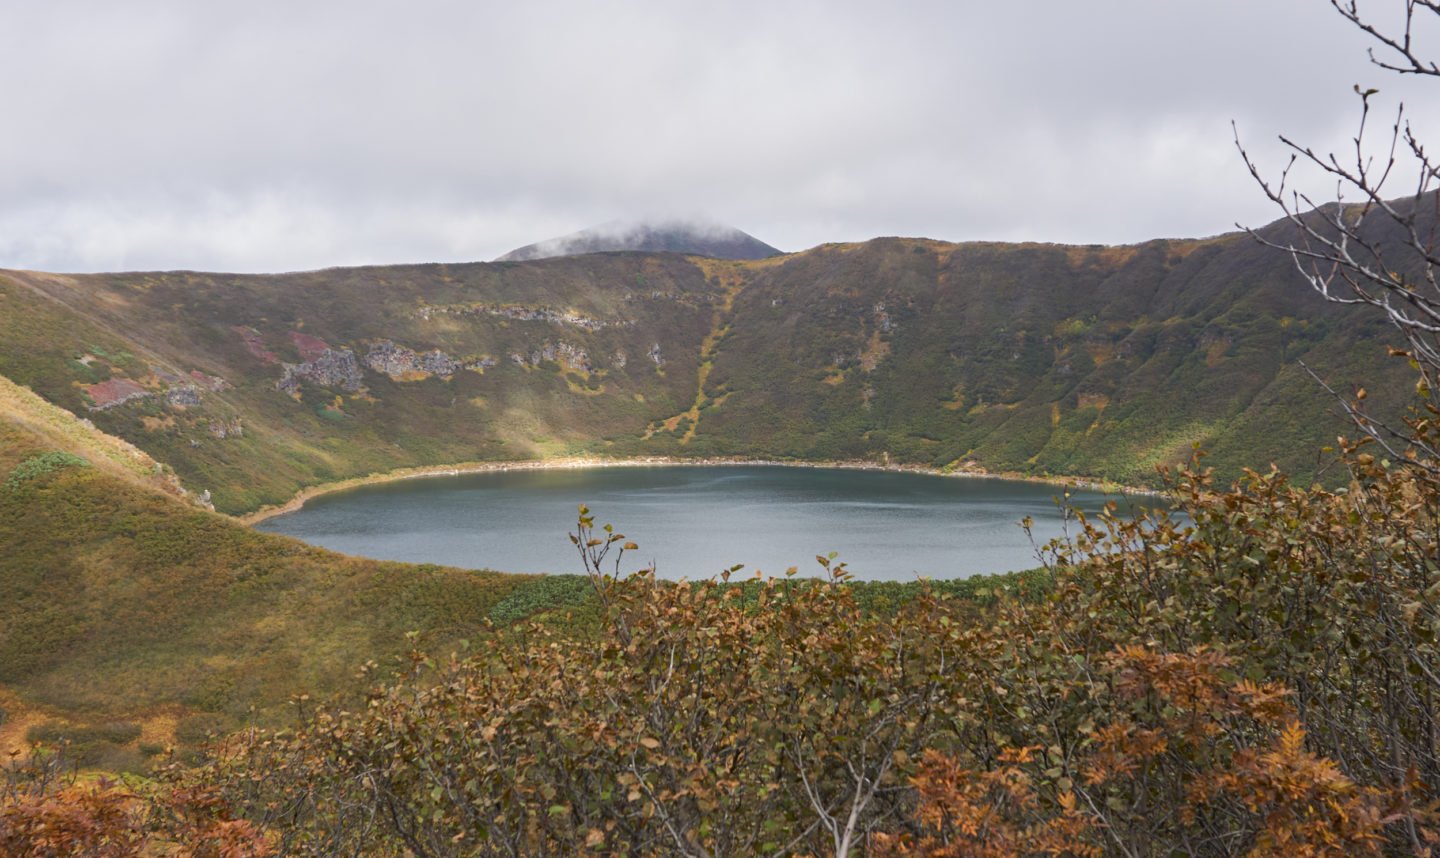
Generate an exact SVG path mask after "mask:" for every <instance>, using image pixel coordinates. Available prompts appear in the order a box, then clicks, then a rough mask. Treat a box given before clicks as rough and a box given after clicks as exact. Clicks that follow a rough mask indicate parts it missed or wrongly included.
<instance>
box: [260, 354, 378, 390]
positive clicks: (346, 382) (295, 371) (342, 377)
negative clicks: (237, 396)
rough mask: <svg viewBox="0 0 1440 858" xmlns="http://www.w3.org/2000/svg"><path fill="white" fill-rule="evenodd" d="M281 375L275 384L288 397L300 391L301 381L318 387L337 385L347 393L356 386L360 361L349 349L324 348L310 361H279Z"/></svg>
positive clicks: (359, 383) (359, 377) (355, 388)
mask: <svg viewBox="0 0 1440 858" xmlns="http://www.w3.org/2000/svg"><path fill="white" fill-rule="evenodd" d="M281 367H282V370H283V372H282V374H281V376H280V380H279V381H277V382H276V383H275V386H276V387H277V388H279V389H280V390H283V391H285V392H286V393H288V394H291V395H292V396H293V395H295V394H298V393H299V392H300V384H301V383H302V382H307V381H308V382H310V383H311V384H318V385H320V386H321V387H338V388H340V389H341V390H344V391H346V392H349V393H354V392H356V391H358V390H359V389H360V385H361V382H362V380H363V379H362V376H361V373H360V361H358V360H356V359H355V353H354V352H352V351H350V350H349V349H325V350H324V351H323V352H321V353H320V354H319V355H318V356H317V357H316V358H315V359H314V360H310V361H306V362H305V363H300V364H294V363H285V364H281Z"/></svg>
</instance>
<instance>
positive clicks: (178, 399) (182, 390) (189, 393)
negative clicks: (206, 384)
mask: <svg viewBox="0 0 1440 858" xmlns="http://www.w3.org/2000/svg"><path fill="white" fill-rule="evenodd" d="M165 402H166V404H167V405H174V406H177V407H180V408H189V407H192V406H196V405H199V404H200V388H198V387H196V386H195V385H193V384H190V383H188V382H187V383H185V384H177V385H175V386H174V387H171V388H170V389H168V390H166V391H165Z"/></svg>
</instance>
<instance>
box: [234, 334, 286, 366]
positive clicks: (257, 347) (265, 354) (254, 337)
mask: <svg viewBox="0 0 1440 858" xmlns="http://www.w3.org/2000/svg"><path fill="white" fill-rule="evenodd" d="M235 333H237V334H239V335H240V339H242V340H244V341H245V348H247V349H249V350H250V354H252V355H254V356H255V357H257V358H260V359H261V360H263V361H265V362H266V363H279V362H280V358H279V357H277V356H276V355H275V353H274V352H272V351H270V350H269V349H267V348H265V341H264V340H262V339H260V332H259V331H257V330H255V329H254V328H242V327H240V326H238V325H237V326H236V327H235Z"/></svg>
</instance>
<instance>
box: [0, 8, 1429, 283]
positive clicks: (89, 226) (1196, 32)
mask: <svg viewBox="0 0 1440 858" xmlns="http://www.w3.org/2000/svg"><path fill="white" fill-rule="evenodd" d="M1390 5H1393V4H1390ZM1377 8H1379V7H1378V4H1377ZM1432 44H1436V46H1437V50H1436V53H1437V54H1440V42H1432ZM1366 46H1367V45H1366V43H1365V41H1364V40H1363V39H1362V38H1361V37H1360V36H1359V35H1358V34H1356V33H1354V32H1352V31H1351V30H1349V29H1348V28H1347V26H1346V25H1345V24H1344V23H1343V22H1342V21H1340V20H1339V18H1338V17H1337V16H1336V15H1335V14H1334V13H1333V12H1331V11H1330V10H1328V9H1327V8H1325V4H1324V3H1320V2H1316V0H1173V2H1172V1H1168V0H1167V2H1159V3H1156V2H1143V3H1142V2H1134V0H1091V2H1087V3H1083V4H1077V3H1072V2H1066V0H1050V2H1039V3H1026V4H1015V3H981V2H972V0H963V2H962V0H952V2H933V3H927V2H910V3H896V4H888V5H886V4H874V3H862V2H828V3H821V2H802V0H796V2H775V0H770V1H769V2H751V0H738V2H731V3H723V4H692V3H662V2H635V0H632V2H614V3H606V4H596V3H585V2H528V3H525V4H510V3H486V2H473V1H472V2H461V0H454V2H441V0H433V2H419V3H406V4H402V3H399V2H395V3H380V2H345V3H338V2H337V3H303V4H300V3H278V2H249V3H245V4H208V3H207V4H197V3H184V2H179V0H175V2H143V0H142V2H130V3H125V4H115V3H108V2H93V3H81V2H65V0H57V2H50V3H33V4H23V3H12V4H6V5H5V6H4V7H3V8H0V109H3V111H4V114H3V115H4V116H5V122H4V124H3V131H0V266H6V267H27V268H44V269H51V270H114V269H136V268H204V269H223V270H242V271H272V270H288V269H296V268H313V267H321V266H328V265H342V264H357V263H370V262H400V261H432V260H464V259H488V258H491V257H493V256H495V255H497V254H499V253H501V252H504V251H505V250H508V249H510V248H513V247H516V246H519V245H523V244H527V243H530V242H533V241H537V240H541V239H544V238H547V237H550V236H555V235H561V234H565V233H569V232H572V231H574V230H577V229H580V228H583V227H587V226H591V225H593V224H596V223H601V222H605V221H611V220H616V219H632V218H634V217H637V216H640V215H642V214H653V213H662V214H663V213H680V214H684V215H687V216H688V215H693V214H700V215H704V216H706V217H708V218H710V219H713V220H715V221H719V222H723V223H727V224H733V225H735V226H737V227H739V228H741V229H743V230H745V231H747V232H749V233H751V234H753V235H755V236H757V237H758V238H760V239H762V240H764V241H767V242H769V243H771V244H774V245H776V246H778V247H781V248H784V249H800V248H803V247H807V246H811V245H814V244H817V243H820V242H822V241H833V240H860V239H865V238H869V237H872V236H875V235H896V234H904V235H925V236H930V237H935V238H944V239H951V240H965V239H1007V240H1018V239H1031V240H1050V241H1075V242H1105V243H1116V242H1129V241H1138V240H1142V239H1145V238H1149V237H1154V236H1182V235H1208V234H1214V233H1217V232H1221V231H1225V230H1227V229H1229V228H1230V227H1231V224H1233V223H1234V222H1235V221H1237V220H1239V221H1242V222H1247V223H1260V222H1264V221H1267V220H1270V219H1271V218H1272V217H1273V212H1271V211H1270V209H1269V208H1268V207H1267V205H1266V204H1265V203H1264V201H1263V200H1262V199H1261V198H1260V197H1259V195H1258V193H1257V192H1256V190H1255V189H1254V187H1253V186H1252V185H1251V184H1250V180H1249V178H1248V177H1247V176H1246V175H1245V173H1244V170H1243V168H1242V166H1241V164H1240V163H1239V160H1238V157H1237V156H1236V154H1235V152H1234V149H1233V144H1232V141H1231V131H1230V122H1231V120H1234V121H1235V122H1236V123H1237V124H1238V126H1239V127H1240V129H1241V133H1242V135H1243V136H1244V138H1245V140H1246V142H1247V144H1248V145H1251V146H1252V147H1253V148H1254V150H1255V153H1256V154H1257V156H1259V157H1261V158H1262V160H1264V161H1265V162H1266V163H1267V164H1270V165H1273V166H1274V167H1277V168H1278V167H1279V166H1280V165H1281V164H1283V161H1282V160H1281V155H1280V152H1279V151H1278V150H1277V148H1276V146H1275V145H1274V143H1273V138H1274V135H1275V134H1277V133H1280V132H1284V133H1287V134H1290V135H1292V136H1294V137H1296V138H1298V139H1301V140H1304V141H1307V142H1311V143H1314V144H1315V145H1316V146H1318V147H1321V148H1338V147H1342V146H1344V145H1345V144H1346V141H1347V139H1348V137H1349V135H1350V134H1352V133H1353V130H1354V127H1353V126H1354V119H1355V115H1356V114H1355V107H1356V98H1355V97H1354V95H1353V94H1352V93H1351V92H1350V87H1351V86H1352V85H1353V84H1355V83H1364V84H1366V85H1374V86H1379V87H1380V88H1381V89H1382V97H1384V98H1386V99H1389V100H1390V102H1387V103H1393V101H1394V100H1396V99H1399V98H1403V99H1405V100H1406V101H1407V102H1408V103H1409V104H1410V107H1411V109H1412V113H1413V115H1414V116H1415V117H1417V118H1420V119H1428V118H1429V117H1432V116H1433V117H1436V118H1437V120H1440V110H1437V109H1436V108H1437V107H1440V98H1437V97H1436V95H1434V94H1431V93H1429V92H1427V91H1426V87H1425V86H1424V82H1423V81H1420V82H1406V81H1401V80H1399V79H1397V78H1395V77H1394V76H1391V75H1388V74H1386V73H1383V72H1380V71H1378V70H1375V69H1373V68H1371V67H1370V66H1368V64H1367V63H1366V59H1365V53H1364V50H1365V47H1366ZM1430 89H1437V90H1440V87H1430ZM1422 130H1423V129H1422ZM1437 131H1440V129H1437ZM1432 139H1440V138H1432ZM1397 192H1398V189H1397Z"/></svg>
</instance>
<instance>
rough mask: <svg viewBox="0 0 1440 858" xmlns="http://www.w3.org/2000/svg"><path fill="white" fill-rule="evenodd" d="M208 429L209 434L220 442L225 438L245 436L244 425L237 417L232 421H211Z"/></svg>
mask: <svg viewBox="0 0 1440 858" xmlns="http://www.w3.org/2000/svg"><path fill="white" fill-rule="evenodd" d="M208 428H209V430H210V434H211V435H214V436H215V437H216V438H219V439H220V440H221V441H224V440H225V439H226V438H243V437H244V436H245V425H244V423H242V422H241V420H240V418H239V417H236V418H234V419H232V420H211V421H210V425H209V427H208Z"/></svg>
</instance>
